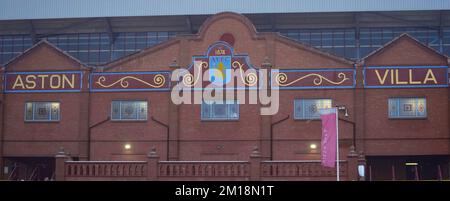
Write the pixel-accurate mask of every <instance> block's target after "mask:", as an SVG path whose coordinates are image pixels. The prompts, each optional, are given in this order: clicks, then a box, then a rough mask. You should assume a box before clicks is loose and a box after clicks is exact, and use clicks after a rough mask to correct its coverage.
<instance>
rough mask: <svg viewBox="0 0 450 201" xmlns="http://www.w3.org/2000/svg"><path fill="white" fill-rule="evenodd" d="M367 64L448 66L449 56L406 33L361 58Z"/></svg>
mask: <svg viewBox="0 0 450 201" xmlns="http://www.w3.org/2000/svg"><path fill="white" fill-rule="evenodd" d="M359 63H361V64H363V65H365V66H430V65H434V66H447V65H448V63H447V56H445V55H443V54H441V53H439V52H438V51H436V50H435V49H433V48H430V47H429V46H427V45H425V44H423V43H421V42H420V41H418V40H417V39H415V38H414V37H411V36H410V35H408V34H406V33H404V34H402V35H400V36H398V37H396V38H394V39H393V40H391V41H390V42H388V43H386V44H385V45H383V46H382V47H380V48H378V49H377V50H375V51H373V52H372V53H370V54H368V55H367V56H365V57H364V58H362V59H361V60H360V62H359Z"/></svg>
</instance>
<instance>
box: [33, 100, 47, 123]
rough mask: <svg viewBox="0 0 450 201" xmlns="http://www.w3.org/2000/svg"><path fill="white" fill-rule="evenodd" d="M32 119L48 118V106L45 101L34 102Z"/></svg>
mask: <svg viewBox="0 0 450 201" xmlns="http://www.w3.org/2000/svg"><path fill="white" fill-rule="evenodd" d="M34 120H50V107H49V104H47V103H43V102H42V103H35V104H34Z"/></svg>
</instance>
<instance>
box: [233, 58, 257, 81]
mask: <svg viewBox="0 0 450 201" xmlns="http://www.w3.org/2000/svg"><path fill="white" fill-rule="evenodd" d="M231 66H232V67H233V68H239V70H240V72H241V73H240V74H241V80H242V82H243V83H244V84H245V85H247V86H254V85H255V84H256V83H257V82H258V76H257V75H256V73H248V74H247V75H245V78H244V69H243V66H244V64H241V63H240V62H239V61H234V62H233V63H232V64H231Z"/></svg>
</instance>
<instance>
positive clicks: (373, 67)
mask: <svg viewBox="0 0 450 201" xmlns="http://www.w3.org/2000/svg"><path fill="white" fill-rule="evenodd" d="M402 68H446V69H447V73H445V80H447V84H440V85H403V86H367V84H366V69H402ZM448 74H449V69H448V66H364V68H363V85H364V88H367V89H388V88H392V89H395V88H445V87H448V86H449V80H448V77H449V76H448Z"/></svg>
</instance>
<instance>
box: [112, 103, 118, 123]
mask: <svg viewBox="0 0 450 201" xmlns="http://www.w3.org/2000/svg"><path fill="white" fill-rule="evenodd" d="M111 110H112V111H111V119H113V120H118V119H120V102H119V101H113V102H112V104H111Z"/></svg>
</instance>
